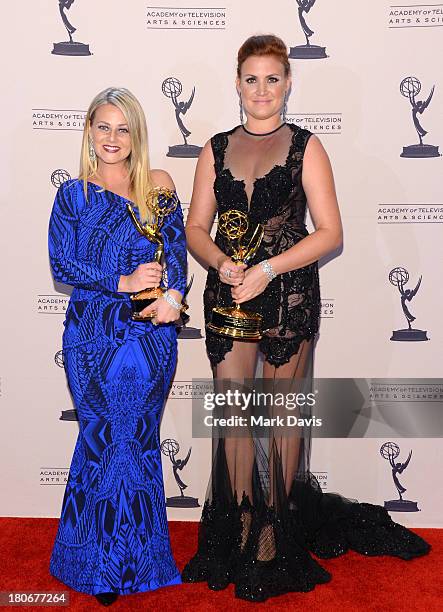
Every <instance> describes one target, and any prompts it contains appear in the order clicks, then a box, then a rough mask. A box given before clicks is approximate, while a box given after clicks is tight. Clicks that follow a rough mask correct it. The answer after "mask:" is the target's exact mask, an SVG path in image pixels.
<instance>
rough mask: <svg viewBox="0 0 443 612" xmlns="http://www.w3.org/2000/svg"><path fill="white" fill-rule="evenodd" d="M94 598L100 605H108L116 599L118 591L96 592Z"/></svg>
mask: <svg viewBox="0 0 443 612" xmlns="http://www.w3.org/2000/svg"><path fill="white" fill-rule="evenodd" d="M95 598H96V600H97V601H98V602H100V603H101V604H102V606H110V605H111V604H113V603H114V601H117V598H118V593H97V595H95Z"/></svg>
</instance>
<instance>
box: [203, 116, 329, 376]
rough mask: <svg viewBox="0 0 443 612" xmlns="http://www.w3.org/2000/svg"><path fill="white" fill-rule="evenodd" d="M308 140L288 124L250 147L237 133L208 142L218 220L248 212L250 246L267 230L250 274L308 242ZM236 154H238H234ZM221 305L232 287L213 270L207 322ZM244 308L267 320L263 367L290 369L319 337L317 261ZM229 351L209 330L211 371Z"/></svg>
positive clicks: (225, 247)
mask: <svg viewBox="0 0 443 612" xmlns="http://www.w3.org/2000/svg"><path fill="white" fill-rule="evenodd" d="M310 136H311V133H310V132H308V131H307V130H302V129H300V128H298V127H296V126H292V125H285V126H283V128H281V129H280V130H279V131H278V132H276V133H275V134H273V135H272V136H270V137H267V138H266V140H263V141H262V142H261V143H255V146H254V147H253V148H252V147H251V142H250V139H249V141H248V136H247V135H246V136H245V134H244V133H243V130H242V129H241V128H238V127H236V128H234V129H232V130H231V131H229V132H223V133H220V134H216V135H215V136H213V138H212V139H211V145H212V150H213V154H214V160H215V163H214V168H215V173H216V178H215V182H214V192H215V196H216V200H217V208H218V214H219V215H221V214H222V213H224V212H226V211H227V210H230V209H237V210H241V211H242V212H244V213H247V215H248V217H249V221H250V224H249V225H250V227H249V232H248V234H247V235H246V236H245V239H244V240H245V242H247V240H248V237H249V236H250V235H251V233H252V232H253V231H254V229H255V227H256V226H257V224H258V223H261V224H262V225H263V226H264V238H263V240H262V242H261V245H260V247H259V249H258V251H257V253H256V254H255V256H254V257H253V259H252V260H251V261H250V262H249V263H248V265H249V267H251V266H253V265H255V264H256V263H258V262H259V261H262V260H264V259H268V258H270V257H273V256H274V255H278V254H279V253H281V252H282V251H285V250H287V249H288V248H290V247H291V246H293V245H294V244H296V243H297V242H299V241H300V240H301V239H302V238H304V237H305V236H307V235H308V231H307V229H306V224H305V216H306V195H305V193H304V191H303V186H302V182H301V171H302V165H303V154H304V150H305V147H306V144H307V142H308V140H309V137H310ZM231 150H235V151H236V153H235V155H234V154H231ZM261 160H263V162H262V164H263V174H262V175H261V176H259V177H258V178H256V177H255V176H251V170H252V168H251V166H253V167H255V168H256V167H257V166H260V162H261ZM231 165H235V166H236V168H237V170H236V171H238V172H242V175H241V176H242V177H245V176H247V177H248V179H246V180H245V178H238V177H234V176H233V174H232V170H231V169H230V168H231ZM248 175H249V176H248ZM215 243H216V244H217V246H219V247H220V249H221V250H222V251H223V252H225V253H227V254H231V251H230V245H229V242H228V240H227V239H226V238H224V237H223V235H222V234H221V233H220V232H219V231H217V233H216V236H215ZM216 305H219V306H230V305H232V298H231V288H230V286H229V285H227V284H224V283H221V282H220V278H219V275H218V272H217V270H215V269H214V268H209V271H208V276H207V282H206V288H205V292H204V310H205V320H206V323H208V322H209V320H210V317H211V311H212V309H213V308H214V307H215V306H216ZM242 308H244V309H245V310H249V311H252V312H258V313H259V314H261V315H262V316H263V328H264V329H265V330H266V331H265V333H264V334H263V337H262V339H261V341H260V344H259V348H260V350H261V351H262V352H263V353H264V355H265V357H266V360H267V361H269V362H270V363H271V364H272V365H275V366H280V365H282V364H284V363H287V362H288V361H289V360H290V358H291V356H292V355H294V354H295V353H297V351H298V348H299V346H300V343H301V342H302V340H309V339H311V338H313V337H314V336H315V334H316V333H317V331H318V319H319V314H320V290H319V280H318V264H317V262H314V263H312V264H310V265H308V266H305V267H303V268H300V269H298V270H294V271H292V272H287V273H285V274H280V275H279V276H277V278H275V279H274V280H272V281H271V282H270V283H269V285H268V286H267V287H266V289H265V290H264V292H263V293H262V294H260V295H258V296H257V297H255V298H254V299H252V300H250V301H248V302H244V303H243V304H242ZM232 345H233V340H232V339H231V338H224V337H222V336H218V335H216V334H214V333H212V332H211V331H209V330H208V331H207V333H206V348H207V352H208V356H209V359H210V362H211V365H212V366H215V365H217V363H220V361H222V359H224V356H225V354H226V353H227V352H228V351H230V350H231V349H232Z"/></svg>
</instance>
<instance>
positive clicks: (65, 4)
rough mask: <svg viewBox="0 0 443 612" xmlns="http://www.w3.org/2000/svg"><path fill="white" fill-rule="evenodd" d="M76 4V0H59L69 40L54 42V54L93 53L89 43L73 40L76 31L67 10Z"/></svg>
mask: <svg viewBox="0 0 443 612" xmlns="http://www.w3.org/2000/svg"><path fill="white" fill-rule="evenodd" d="M73 4H74V0H59V1H58V8H59V10H60V15H61V18H62V21H63V25H64V26H65V28H66V31H67V32H68V36H69V40H67V41H65V42H58V43H54V48H53V50H52V54H53V55H91V52H90V51H89V45H85V43H81V42H75V41H74V40H72V35H73V34H74V32H75V31H76V29H77V28H75V27H74V26H73V25H72V23H71V22H70V21H69V19H68V18H67V16H66V11H67V10H69V9H70V8H71V6H72V5H73Z"/></svg>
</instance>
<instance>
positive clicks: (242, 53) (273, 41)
mask: <svg viewBox="0 0 443 612" xmlns="http://www.w3.org/2000/svg"><path fill="white" fill-rule="evenodd" d="M253 55H255V56H258V57H260V56H263V55H274V56H275V57H276V58H277V59H278V60H280V62H281V63H282V64H283V68H284V70H285V76H289V74H290V72H291V65H290V63H289V60H288V50H287V48H286V45H285V43H284V42H283V41H282V39H281V38H279V37H278V36H275V35H274V34H261V35H259V36H250V37H249V38H248V39H247V40H245V42H244V43H243V44H242V46H241V47H240V49H239V50H238V54H237V76H238V77H239V78H240V74H241V67H242V65H243V62H244V61H246V60H247V59H248V57H251V56H253Z"/></svg>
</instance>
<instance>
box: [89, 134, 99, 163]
mask: <svg viewBox="0 0 443 612" xmlns="http://www.w3.org/2000/svg"><path fill="white" fill-rule="evenodd" d="M88 147H89V159H90V160H91V162H92V163H95V162H96V161H97V155H96V154H95V149H94V145H93V144H92V138H90V139H89V142H88Z"/></svg>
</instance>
